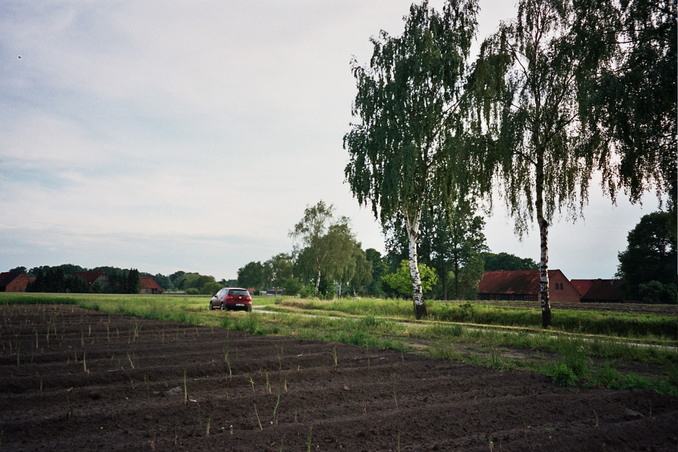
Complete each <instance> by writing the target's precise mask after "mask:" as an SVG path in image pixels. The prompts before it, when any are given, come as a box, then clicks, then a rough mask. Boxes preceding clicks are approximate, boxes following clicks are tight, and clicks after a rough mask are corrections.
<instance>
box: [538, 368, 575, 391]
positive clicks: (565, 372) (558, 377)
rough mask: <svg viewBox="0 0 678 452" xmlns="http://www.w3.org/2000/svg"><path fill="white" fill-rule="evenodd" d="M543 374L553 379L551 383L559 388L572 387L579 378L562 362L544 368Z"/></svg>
mask: <svg viewBox="0 0 678 452" xmlns="http://www.w3.org/2000/svg"><path fill="white" fill-rule="evenodd" d="M543 372H544V373H545V374H546V375H548V376H549V377H551V378H552V379H553V382H554V383H555V384H557V385H560V386H574V385H575V384H576V383H577V381H579V377H578V376H577V375H576V374H575V373H574V371H573V370H572V369H571V368H570V366H568V365H567V364H565V363H564V362H558V363H556V364H551V365H549V366H547V367H546V368H544V370H543Z"/></svg>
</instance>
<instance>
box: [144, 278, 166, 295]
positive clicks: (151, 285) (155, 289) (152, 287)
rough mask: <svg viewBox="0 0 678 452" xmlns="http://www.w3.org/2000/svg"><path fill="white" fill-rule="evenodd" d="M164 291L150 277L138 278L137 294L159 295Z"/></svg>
mask: <svg viewBox="0 0 678 452" xmlns="http://www.w3.org/2000/svg"><path fill="white" fill-rule="evenodd" d="M164 291H165V289H163V288H162V287H161V286H160V284H158V282H157V281H156V280H155V279H153V277H151V276H140V277H139V293H142V294H161V293H163V292H164Z"/></svg>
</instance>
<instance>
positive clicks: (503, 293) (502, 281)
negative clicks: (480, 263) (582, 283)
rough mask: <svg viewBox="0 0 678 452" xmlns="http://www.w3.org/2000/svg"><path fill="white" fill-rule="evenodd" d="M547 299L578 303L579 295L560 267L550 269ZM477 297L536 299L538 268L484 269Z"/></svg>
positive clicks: (485, 298) (480, 298)
mask: <svg viewBox="0 0 678 452" xmlns="http://www.w3.org/2000/svg"><path fill="white" fill-rule="evenodd" d="M548 275H549V299H550V300H549V301H566V302H579V301H581V294H580V293H579V291H577V289H576V288H575V287H574V286H573V285H572V283H571V282H570V280H569V279H567V277H566V276H565V275H564V274H563V272H561V271H560V270H549V271H548ZM478 299H479V300H516V301H539V300H541V297H540V295H539V270H514V271H491V272H485V274H484V275H483V278H482V279H481V280H480V284H479V285H478Z"/></svg>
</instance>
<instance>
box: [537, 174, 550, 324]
mask: <svg viewBox="0 0 678 452" xmlns="http://www.w3.org/2000/svg"><path fill="white" fill-rule="evenodd" d="M539 176H540V174H538V175H537V179H538V180H539V179H540V177H539ZM542 179H543V177H542ZM542 193H543V192H542V190H541V187H538V189H537V200H536V205H535V207H536V210H537V212H536V213H537V223H538V224H539V240H540V245H541V254H540V260H539V295H540V297H541V326H542V328H548V327H550V326H551V303H550V302H549V272H548V266H549V223H548V221H546V219H545V218H544V200H543V197H542V196H543V195H542Z"/></svg>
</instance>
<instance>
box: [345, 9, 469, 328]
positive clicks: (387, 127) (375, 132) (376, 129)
mask: <svg viewBox="0 0 678 452" xmlns="http://www.w3.org/2000/svg"><path fill="white" fill-rule="evenodd" d="M476 13H477V2H476V1H475V0H449V1H448V2H446V3H445V6H444V8H443V12H442V14H440V13H438V12H436V11H435V10H434V9H432V8H429V5H428V2H427V1H424V2H423V3H422V4H421V5H416V4H413V5H412V6H411V7H410V11H409V15H408V16H407V17H405V29H404V31H403V33H402V35H401V36H399V37H392V36H389V35H388V34H387V33H386V32H385V31H382V32H381V33H380V34H379V37H378V38H373V39H372V40H371V41H372V44H373V46H374V47H373V48H374V50H373V53H372V58H371V60H370V64H369V65H368V66H366V67H362V66H360V65H358V63H357V61H353V62H352V68H351V69H352V71H353V75H354V77H355V79H356V85H357V89H358V93H357V95H356V97H355V101H354V103H353V115H354V116H357V117H358V118H359V122H358V123H356V124H352V127H351V130H350V131H349V132H348V133H347V134H346V135H345V137H344V148H345V149H346V150H347V151H348V153H349V163H348V165H347V166H346V169H345V171H344V172H345V174H346V179H347V181H348V183H349V185H350V187H351V191H352V192H353V194H354V195H355V196H356V198H357V199H358V202H359V203H360V204H370V205H371V207H372V211H373V213H374V215H375V217H376V218H378V219H379V220H380V221H381V223H382V225H388V224H392V223H393V221H394V220H395V219H396V218H397V217H400V219H401V220H402V223H403V225H404V227H405V230H406V233H407V236H408V243H409V265H410V276H411V280H412V281H411V285H412V294H413V295H412V298H413V303H414V311H415V315H416V317H417V318H421V317H423V316H425V315H426V305H425V303H424V298H423V290H422V282H421V275H420V274H419V265H418V263H419V261H418V245H419V233H420V225H421V218H422V214H423V211H424V210H425V209H427V208H428V206H430V205H432V204H433V205H435V204H442V203H441V199H442V198H443V197H445V196H448V195H449V192H448V190H447V188H448V187H449V185H450V182H451V181H454V180H455V179H454V178H453V177H450V176H451V174H452V172H451V171H450V166H449V165H448V163H449V162H450V161H453V160H454V159H452V158H450V154H451V152H450V149H451V147H453V146H452V145H451V143H455V144H459V143H460V142H461V141H462V140H463V139H462V136H463V135H464V133H463V130H462V127H463V125H464V124H465V123H464V121H462V120H460V110H461V108H460V105H461V103H460V98H461V96H462V92H463V88H464V78H465V75H466V68H467V65H466V61H467V58H468V56H469V51H470V47H471V43H472V40H473V37H474V34H475V31H476ZM452 185H454V183H453V184H452Z"/></svg>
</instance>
